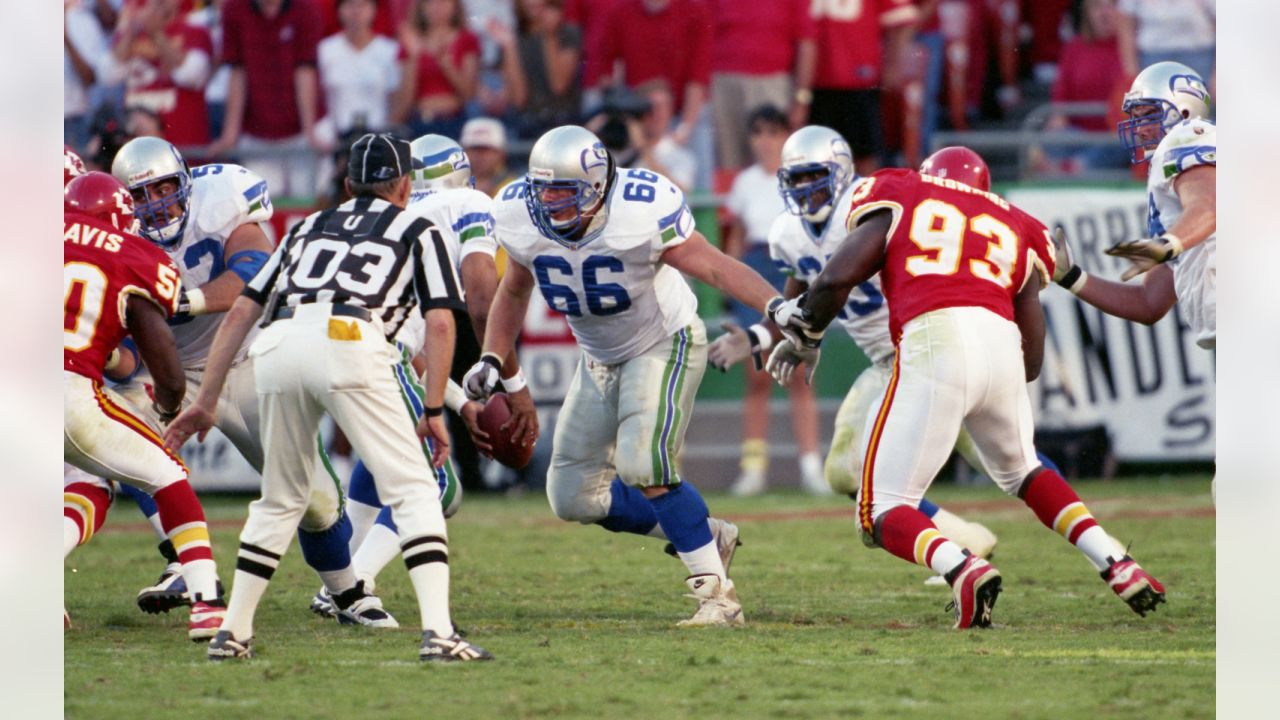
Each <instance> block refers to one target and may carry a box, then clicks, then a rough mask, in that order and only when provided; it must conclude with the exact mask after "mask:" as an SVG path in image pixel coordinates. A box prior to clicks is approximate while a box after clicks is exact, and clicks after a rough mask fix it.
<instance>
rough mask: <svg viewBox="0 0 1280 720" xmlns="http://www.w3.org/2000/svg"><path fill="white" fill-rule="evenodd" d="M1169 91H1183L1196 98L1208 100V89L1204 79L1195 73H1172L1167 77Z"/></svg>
mask: <svg viewBox="0 0 1280 720" xmlns="http://www.w3.org/2000/svg"><path fill="white" fill-rule="evenodd" d="M1169 91H1170V92H1175V93H1185V94H1187V95H1190V96H1192V97H1194V98H1196V99H1197V100H1202V101H1204V102H1208V101H1209V91H1208V89H1207V88H1205V86H1204V81H1203V80H1201V79H1200V78H1199V77H1197V76H1195V75H1174V76H1172V77H1170V78H1169Z"/></svg>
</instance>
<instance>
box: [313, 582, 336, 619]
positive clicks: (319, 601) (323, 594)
mask: <svg viewBox="0 0 1280 720" xmlns="http://www.w3.org/2000/svg"><path fill="white" fill-rule="evenodd" d="M311 612H313V613H315V614H317V615H319V616H321V617H327V618H331V617H336V616H337V614H338V609H337V608H336V607H334V606H333V596H332V595H330V594H329V588H327V587H321V588H320V589H319V590H317V591H316V594H315V597H313V598H311Z"/></svg>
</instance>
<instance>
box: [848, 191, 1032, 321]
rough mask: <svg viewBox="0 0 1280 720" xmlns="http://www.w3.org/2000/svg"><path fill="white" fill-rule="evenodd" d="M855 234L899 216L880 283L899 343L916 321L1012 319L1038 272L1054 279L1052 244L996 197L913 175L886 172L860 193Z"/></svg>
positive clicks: (853, 217) (851, 224)
mask: <svg viewBox="0 0 1280 720" xmlns="http://www.w3.org/2000/svg"><path fill="white" fill-rule="evenodd" d="M852 192H853V198H852V199H853V204H852V207H851V209H850V211H849V215H848V217H846V218H845V227H846V229H847V230H849V231H850V232H851V231H852V230H853V228H855V227H856V226H857V224H858V222H859V220H861V219H862V218H864V217H865V216H866V215H867V214H868V213H871V212H873V211H875V210H889V211H890V212H891V213H892V215H893V220H892V224H891V225H890V228H889V238H888V241H887V242H888V244H887V245H886V247H885V261H884V267H883V268H881V270H880V284H881V286H882V287H883V291H884V296H885V300H887V301H888V304H889V332H890V333H891V334H892V335H893V341H894V343H895V344H896V343H897V342H898V339H899V338H901V337H902V327H903V326H904V325H905V324H906V323H907V322H909V321H910V320H911V319H912V318H914V317H917V316H919V315H923V314H924V313H927V312H930V311H932V310H939V309H941V308H947V307H982V308H986V309H988V310H990V311H991V312H993V313H995V314H997V315H999V316H1000V317H1003V318H1006V319H1008V320H1013V298H1014V296H1015V295H1017V294H1018V292H1019V291H1020V290H1021V289H1022V288H1023V286H1024V285H1025V284H1026V282H1027V280H1029V279H1030V277H1031V273H1032V272H1033V270H1034V271H1037V272H1039V273H1040V275H1041V280H1042V281H1043V282H1044V283H1045V284H1046V285H1047V284H1048V282H1049V279H1050V278H1051V277H1052V275H1053V252H1054V250H1053V239H1052V237H1051V236H1050V234H1049V231H1048V230H1047V229H1046V228H1045V227H1044V225H1042V224H1041V223H1040V222H1039V221H1038V220H1036V219H1035V218H1033V217H1031V216H1030V215H1028V214H1026V213H1025V212H1023V211H1022V210H1019V209H1018V208H1016V207H1013V206H1012V205H1010V204H1009V202H1008V201H1007V200H1005V199H1004V198H1002V197H1000V196H999V195H995V194H993V193H989V192H984V191H982V190H978V189H976V188H972V187H969V186H968V185H965V184H963V183H958V182H956V181H954V180H947V179H944V178H936V177H932V176H929V175H921V174H919V173H916V172H914V171H912V170H899V169H892V170H881V171H880V172H878V173H876V174H874V175H872V176H870V177H868V178H866V179H865V180H863V181H862V182H861V183H860V184H858V185H857V186H856V187H855V188H854V189H853V191H852Z"/></svg>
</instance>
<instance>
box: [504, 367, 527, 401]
mask: <svg viewBox="0 0 1280 720" xmlns="http://www.w3.org/2000/svg"><path fill="white" fill-rule="evenodd" d="M528 386H529V383H528V382H527V381H526V380H525V379H524V371H523V370H516V374H515V375H512V376H511V377H508V378H502V389H503V390H506V391H507V394H508V395H510V394H513V393H518V392H520V391H521V390H523V389H525V388H526V387H528Z"/></svg>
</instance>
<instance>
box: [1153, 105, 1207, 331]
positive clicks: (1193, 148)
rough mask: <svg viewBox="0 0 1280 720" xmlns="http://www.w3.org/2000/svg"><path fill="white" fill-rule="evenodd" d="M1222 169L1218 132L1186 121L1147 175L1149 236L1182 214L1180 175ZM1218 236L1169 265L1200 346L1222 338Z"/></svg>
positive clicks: (1164, 143)
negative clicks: (1195, 169) (1176, 188)
mask: <svg viewBox="0 0 1280 720" xmlns="http://www.w3.org/2000/svg"><path fill="white" fill-rule="evenodd" d="M1217 164H1218V128H1217V127H1215V126H1214V124H1213V123H1212V122H1209V121H1208V120H1184V121H1183V122H1181V123H1179V124H1178V125H1176V126H1174V128H1173V129H1172V130H1170V131H1169V133H1168V134H1167V135H1165V136H1164V139H1162V140H1161V141H1160V144H1159V145H1158V146H1157V147H1156V149H1155V152H1154V153H1153V154H1152V156H1151V169H1150V170H1148V172H1147V233H1148V236H1149V237H1157V236H1159V235H1161V234H1162V233H1164V232H1166V231H1167V230H1168V229H1169V228H1171V227H1173V225H1174V223H1176V222H1177V221H1178V217H1179V216H1181V215H1182V202H1181V201H1179V200H1178V193H1177V192H1175V191H1174V189H1173V181H1174V179H1175V178H1177V177H1178V175H1179V173H1183V172H1186V171H1187V170H1190V169H1191V168H1193V167H1197V166H1200V165H1213V166H1217ZM1217 254H1218V236H1217V233H1214V234H1213V235H1210V236H1209V237H1208V238H1207V239H1206V240H1205V241H1204V242H1202V243H1200V244H1199V245H1196V246H1195V247H1193V248H1191V249H1190V250H1187V251H1186V252H1184V253H1182V254H1181V255H1179V256H1178V257H1176V258H1174V259H1173V260H1172V261H1170V263H1169V264H1170V265H1172V266H1173V283H1174V289H1175V291H1176V292H1177V294H1178V304H1179V305H1180V306H1181V310H1182V315H1183V317H1184V318H1185V319H1186V321H1187V323H1188V324H1189V325H1190V326H1191V329H1192V331H1194V332H1195V334H1196V344H1197V345H1199V346H1200V347H1203V348H1213V347H1215V346H1216V345H1217V337H1218V296H1217V290H1216V288H1217V276H1218V258H1217Z"/></svg>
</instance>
